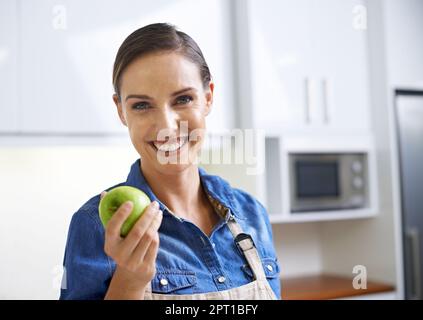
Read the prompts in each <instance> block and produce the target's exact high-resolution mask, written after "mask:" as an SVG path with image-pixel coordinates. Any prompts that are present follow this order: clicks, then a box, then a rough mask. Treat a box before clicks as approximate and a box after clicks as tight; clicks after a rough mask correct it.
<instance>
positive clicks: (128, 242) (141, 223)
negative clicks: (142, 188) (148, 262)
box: [124, 201, 159, 253]
mask: <svg viewBox="0 0 423 320" xmlns="http://www.w3.org/2000/svg"><path fill="white" fill-rule="evenodd" d="M158 214H159V204H158V203H157V201H153V202H152V203H150V204H149V206H148V207H147V208H145V210H144V212H143V214H142V216H141V218H139V219H138V221H137V222H136V223H135V225H134V226H133V227H132V229H131V231H129V233H128V235H127V236H126V238H125V240H124V246H125V249H124V250H125V251H129V252H131V253H132V251H133V250H135V248H136V247H137V245H138V242H139V241H140V239H141V238H143V236H144V234H145V232H146V230H147V229H148V228H149V227H150V225H151V223H152V222H153V220H154V218H155V217H156V216H157V215H158Z"/></svg>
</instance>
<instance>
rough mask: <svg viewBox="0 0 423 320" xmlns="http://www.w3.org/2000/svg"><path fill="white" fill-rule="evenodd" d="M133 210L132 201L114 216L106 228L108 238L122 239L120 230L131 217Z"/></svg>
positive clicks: (120, 208) (125, 204)
mask: <svg viewBox="0 0 423 320" xmlns="http://www.w3.org/2000/svg"><path fill="white" fill-rule="evenodd" d="M132 208H133V204H132V202H131V201H127V202H125V203H124V204H122V205H121V206H120V207H119V209H117V210H116V212H115V213H114V214H113V216H112V218H111V219H110V220H109V222H108V223H107V226H106V236H107V237H109V238H115V239H118V238H119V237H120V229H121V228H122V224H123V223H124V222H125V220H126V218H128V216H129V215H130V213H131V211H132Z"/></svg>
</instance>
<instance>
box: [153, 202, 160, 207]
mask: <svg viewBox="0 0 423 320" xmlns="http://www.w3.org/2000/svg"><path fill="white" fill-rule="evenodd" d="M153 208H154V209H158V208H159V203H158V202H157V201H153Z"/></svg>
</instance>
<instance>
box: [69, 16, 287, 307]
mask: <svg viewBox="0 0 423 320" xmlns="http://www.w3.org/2000/svg"><path fill="white" fill-rule="evenodd" d="M113 85H114V89H115V94H114V95H113V100H114V102H115V104H116V107H117V113H118V115H119V118H120V120H121V122H122V124H123V125H125V126H126V127H127V128H128V131H129V135H130V138H131V141H132V144H133V145H134V148H135V149H136V151H137V152H138V154H139V155H140V159H137V160H136V161H135V163H134V164H133V165H132V167H131V169H130V172H129V175H128V179H127V181H125V182H123V183H121V184H119V185H127V186H132V187H136V188H138V189H141V190H143V191H144V192H145V193H146V194H147V195H148V197H149V198H150V199H151V200H152V203H151V204H150V205H149V206H148V207H147V208H146V209H145V211H144V214H143V215H142V216H141V218H140V219H139V220H138V221H137V223H136V224H135V225H134V227H133V228H132V229H131V231H130V232H129V234H128V235H127V236H126V237H125V238H121V237H120V234H119V231H120V229H121V226H122V224H123V222H124V221H125V219H126V218H127V217H128V215H129V214H130V212H131V208H132V204H131V203H127V204H124V205H122V206H121V207H120V208H119V209H118V210H117V212H116V213H115V214H114V216H113V217H112V219H111V220H110V221H109V223H108V225H107V226H106V229H104V228H103V227H102V225H101V223H100V220H99V216H98V203H99V201H100V198H101V197H102V195H104V193H102V195H100V194H98V195H96V196H94V197H93V198H91V199H90V200H89V201H88V202H87V203H85V204H84V205H83V206H82V207H81V208H80V209H79V210H78V212H77V213H75V214H74V216H73V218H72V222H71V225H70V228H69V234H68V240H67V246H66V253H65V258H64V266H65V271H66V273H65V276H66V277H65V278H64V284H65V286H64V287H63V289H62V291H61V298H62V299H103V298H106V299H243V300H245V299H275V298H276V297H280V284H279V265H278V262H277V258H276V254H275V250H274V248H273V243H272V231H271V227H270V223H269V220H268V216H267V213H266V210H265V208H264V207H263V206H262V205H261V204H260V203H259V202H258V201H257V200H256V199H254V198H253V197H252V196H250V195H249V194H247V193H245V192H243V191H241V190H239V189H235V188H232V187H231V186H230V185H229V184H228V183H227V182H226V181H225V180H223V179H222V178H220V177H217V176H212V175H209V174H207V173H206V172H205V171H204V170H203V169H201V168H199V167H198V166H197V164H196V163H197V161H196V160H197V157H198V153H199V151H200V149H201V145H202V143H203V140H204V136H205V129H206V125H205V118H206V117H207V115H208V114H209V113H210V112H211V109H212V105H213V90H214V83H213V82H212V78H211V75H210V71H209V68H208V66H207V63H206V61H205V59H204V57H203V54H202V52H201V50H200V48H199V47H198V46H197V44H196V43H195V41H194V40H193V39H192V38H191V37H189V36H188V35H187V34H185V33H183V32H181V31H178V30H177V29H176V28H175V27H174V26H172V25H169V24H165V23H157V24H151V25H148V26H145V27H143V28H141V29H138V30H136V31H135V32H133V33H132V34H131V35H129V36H128V38H126V39H125V41H124V42H123V44H122V45H121V47H120V49H119V51H118V53H117V56H116V61H115V65H114V70H113ZM110 189H111V188H109V189H108V190H110ZM244 231H245V232H248V233H245V232H244Z"/></svg>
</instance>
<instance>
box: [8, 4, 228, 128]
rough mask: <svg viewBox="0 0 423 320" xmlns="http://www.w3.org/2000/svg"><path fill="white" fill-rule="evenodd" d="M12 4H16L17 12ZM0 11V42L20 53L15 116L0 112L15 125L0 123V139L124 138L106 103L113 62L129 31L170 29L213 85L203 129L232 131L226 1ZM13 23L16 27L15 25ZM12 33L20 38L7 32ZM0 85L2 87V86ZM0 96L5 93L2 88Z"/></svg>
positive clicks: (37, 6) (110, 104) (21, 6)
mask: <svg viewBox="0 0 423 320" xmlns="http://www.w3.org/2000/svg"><path fill="white" fill-rule="evenodd" d="M12 2H13V3H14V4H17V3H18V4H19V5H16V8H19V11H18V12H16V10H17V9H16V8H15V7H13V6H12ZM8 3H10V4H8ZM1 6H3V7H4V6H6V9H7V10H9V11H11V12H10V14H9V15H4V14H3V12H2V21H1V22H0V23H1V24H2V25H3V24H4V25H5V26H6V25H7V30H8V33H7V34H5V36H6V37H4V36H3V34H2V39H3V38H5V39H6V41H8V42H10V44H6V45H10V46H13V45H14V43H15V42H17V41H18V42H19V46H18V47H19V52H18V54H15V55H13V56H14V57H18V58H16V59H18V60H16V61H14V62H13V61H12V62H13V63H15V64H16V63H17V64H19V66H20V68H19V73H18V75H19V86H18V88H17V89H16V90H19V92H20V93H21V94H19V103H18V102H15V103H14V105H18V106H19V108H15V109H13V110H12V111H10V110H5V111H4V110H3V109H4V108H2V111H1V112H8V113H11V112H13V115H9V114H7V118H9V119H10V118H11V117H12V116H13V117H14V118H18V119H19V125H18V124H16V123H15V124H14V123H13V122H11V121H4V120H0V121H2V122H1V123H0V124H1V128H2V129H4V131H6V132H10V131H11V130H12V129H13V131H18V132H19V133H24V134H25V133H27V134H33V133H36V134H47V135H53V136H54V135H56V134H57V135H63V134H65V135H67V134H71V135H75V134H76V135H78V136H81V135H85V134H87V135H92V134H95V135H98V134H99V135H121V134H125V131H126V127H124V126H123V125H122V124H121V123H120V121H119V118H118V116H117V112H116V107H115V105H114V103H113V101H112V94H113V87H112V67H113V62H114V58H115V55H116V52H117V50H118V48H119V46H120V44H121V43H122V41H123V40H124V39H125V38H126V37H127V36H128V35H129V34H130V33H131V32H132V31H134V30H136V29H138V28H140V27H142V26H144V25H146V24H149V23H153V22H170V23H172V24H174V25H176V26H177V27H178V28H180V29H181V30H182V31H184V32H186V33H188V34H189V35H191V36H192V37H193V38H194V40H196V41H197V43H198V44H199V46H200V47H201V48H202V50H203V53H204V55H205V57H206V60H207V61H208V64H209V67H210V69H211V72H212V76H213V80H214V81H215V83H216V86H215V87H216V89H215V99H214V109H213V111H212V112H211V114H210V115H209V116H208V118H207V124H208V128H209V130H211V131H222V130H224V129H227V128H231V127H233V121H234V119H235V117H234V114H233V111H232V110H233V101H232V92H233V88H232V86H233V81H232V72H231V68H230V66H231V63H232V61H231V59H232V55H231V52H230V51H228V50H229V49H228V48H230V43H231V38H230V33H228V32H227V30H228V29H230V23H231V21H230V19H229V14H228V10H227V6H228V4H227V2H226V1H224V0H221V1H194V0H184V1H179V2H178V3H175V2H174V1H171V0H165V1H159V2H151V1H136V2H134V1H130V0H123V1H120V2H119V3H116V2H115V1H110V0H108V1H100V0H95V1H90V2H89V3H87V2H86V1H82V0H72V1H71V0H64V1H60V2H57V1H55V0H28V1H6V2H2V4H1ZM9 7H10V8H9ZM12 7H13V8H12ZM13 10H14V11H13ZM12 11H13V12H12ZM16 15H19V19H15V18H13V17H16ZM3 16H5V18H6V20H3ZM9 20H10V21H9ZM204 21H212V22H211V23H206V24H205V23H204ZM18 23H19V25H16V24H18ZM15 25H16V28H18V29H19V31H18V30H13V28H14V26H15ZM10 26H12V28H11V27H10ZM1 30H6V29H5V28H1ZM0 32H4V31H0ZM2 41H3V40H2ZM12 62H10V63H9V62H7V63H5V65H6V67H7V68H12ZM9 73H10V74H12V72H10V71H9ZM1 79H2V80H1V81H2V83H1V84H2V86H1V87H4V83H3V82H5V81H6V80H7V79H6V78H5V77H2V78H1ZM1 90H7V92H9V91H10V89H9V88H7V87H6V88H4V89H3V88H2V89H1ZM11 93H12V96H13V97H11V98H10V99H17V98H16V97H17V96H18V95H17V94H13V92H11ZM3 96H6V97H7V96H8V95H6V94H4V95H3ZM3 118H6V117H2V119H3ZM3 122H5V123H4V124H3Z"/></svg>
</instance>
